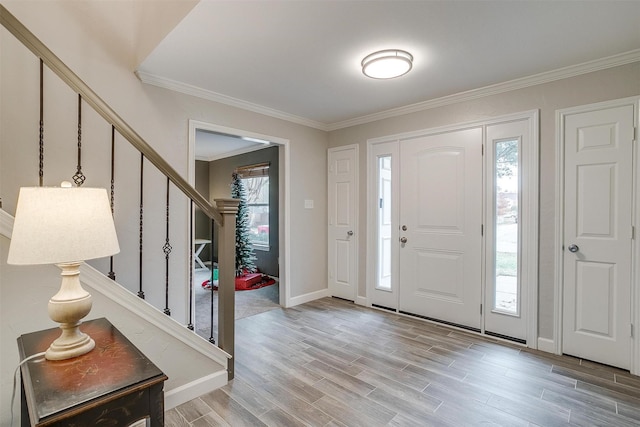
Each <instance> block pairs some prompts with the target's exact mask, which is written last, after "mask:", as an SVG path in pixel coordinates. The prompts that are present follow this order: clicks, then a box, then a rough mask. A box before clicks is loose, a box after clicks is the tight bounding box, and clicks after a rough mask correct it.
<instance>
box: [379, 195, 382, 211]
mask: <svg viewBox="0 0 640 427" xmlns="http://www.w3.org/2000/svg"><path fill="white" fill-rule="evenodd" d="M379 208H380V209H382V197H381V198H380V206H379Z"/></svg>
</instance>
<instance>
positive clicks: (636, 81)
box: [329, 62, 640, 338]
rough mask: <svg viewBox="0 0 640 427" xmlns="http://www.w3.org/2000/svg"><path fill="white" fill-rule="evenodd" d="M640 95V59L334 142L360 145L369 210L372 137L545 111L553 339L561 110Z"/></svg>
mask: <svg viewBox="0 0 640 427" xmlns="http://www.w3.org/2000/svg"><path fill="white" fill-rule="evenodd" d="M635 95H640V63H637V62H636V63H633V64H628V65H623V66H620V67H615V68H610V69H606V70H602V71H597V72H593V73H588V74H583V75H580V76H577V77H571V78H567V79H563V80H557V81H554V82H550V83H545V84H540V85H535V86H531V87H527V88H523V89H518V90H512V91H509V92H505V93H500V94H496V95H491V96H485V97H481V98H478V99H473V100H469V101H464V102H458V103H455V104H451V105H445V106H441V107H435V108H431V109H427V110H423V111H418V112H415V113H411V114H404V115H401V116H397V117H392V118H388V119H383V120H378V121H375V122H372V123H367V124H363V125H358V126H352V127H349V128H345V129H340V130H336V131H333V132H330V134H329V146H330V147H338V146H342V145H348V144H359V145H360V165H361V167H360V171H361V172H360V212H362V213H363V215H364V213H365V212H367V210H366V195H367V192H366V188H367V180H366V171H367V168H366V166H365V165H366V164H367V139H370V138H377V137H381V136H386V135H394V134H399V133H404V132H409V131H415V130H421V129H429V128H434V127H438V126H445V125H451V124H456V123H464V122H471V121H476V120H483V119H487V118H492V117H496V116H500V115H505V114H509V113H516V112H521V111H528V110H533V109H539V110H540V184H539V186H540V187H539V188H540V227H539V232H540V236H539V240H540V246H539V267H538V269H539V308H538V314H539V316H538V318H539V321H538V323H539V335H540V336H541V337H544V338H553V309H554V294H553V292H554V290H553V286H554V269H555V260H554V249H555V248H554V242H555V234H554V231H555V230H554V228H555V217H554V215H555V198H556V194H555V167H556V166H555V162H556V158H555V149H556V148H555V147H556V130H555V129H556V123H555V115H556V110H558V109H562V108H567V107H573V106H578V105H584V104H591V103H595V102H600V101H606V100H612V99H618V98H626V97H629V96H635ZM359 232H360V236H361V237H360V260H365V259H366V247H367V241H366V236H367V234H366V221H364V220H363V221H360V230H359ZM358 274H359V277H360V281H359V286H358V295H359V296H365V295H366V284H365V278H366V265H365V263H364V262H363V261H361V262H360V265H359V273H358Z"/></svg>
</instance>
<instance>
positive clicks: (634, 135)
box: [633, 128, 638, 142]
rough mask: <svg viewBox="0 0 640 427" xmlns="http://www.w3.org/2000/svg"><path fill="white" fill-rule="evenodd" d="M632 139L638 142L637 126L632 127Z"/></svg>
mask: <svg viewBox="0 0 640 427" xmlns="http://www.w3.org/2000/svg"><path fill="white" fill-rule="evenodd" d="M633 140H634V141H635V142H638V128H633Z"/></svg>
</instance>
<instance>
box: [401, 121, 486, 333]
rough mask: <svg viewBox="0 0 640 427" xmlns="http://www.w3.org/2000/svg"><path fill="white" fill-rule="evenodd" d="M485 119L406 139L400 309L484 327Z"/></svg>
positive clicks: (403, 174)
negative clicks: (465, 126) (481, 124)
mask: <svg viewBox="0 0 640 427" xmlns="http://www.w3.org/2000/svg"><path fill="white" fill-rule="evenodd" d="M482 138H483V136H482V127H474V128H470V129H462V130H455V131H451V132H446V133H441V134H437V135H429V136H423V137H419V138H415V139H408V140H403V141H401V142H400V157H401V168H400V182H401V190H400V191H401V194H400V231H399V235H400V242H401V243H400V251H399V252H400V262H399V264H400V272H399V275H400V277H399V281H400V295H399V305H400V311H402V312H407V313H411V314H417V315H420V316H424V317H427V318H431V319H437V320H441V321H445V322H450V323H453V324H457V325H461V326H465V327H468V328H471V329H474V330H480V328H481V314H480V304H481V298H480V297H481V278H482V276H481V274H482V272H481V249H482V235H481V225H482V194H483V193H482Z"/></svg>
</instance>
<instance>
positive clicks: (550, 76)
mask: <svg viewBox="0 0 640 427" xmlns="http://www.w3.org/2000/svg"><path fill="white" fill-rule="evenodd" d="M639 61H640V49H635V50H631V51H629V52H624V53H620V54H617V55H612V56H608V57H605V58H600V59H596V60H593V61H588V62H584V63H582V64H577V65H571V66H568V67H564V68H559V69H557V70H552V71H547V72H544V73H539V74H534V75H532V76H528V77H522V78H519V79H514V80H509V81H506V82H502V83H497V84H494V85H490V86H485V87H481V88H477V89H472V90H468V91H465V92H459V93H455V94H453V95H448V96H443V97H441V98H435V99H430V100H428V101H423V102H418V103H416V104H411V105H406V106H403V107H398V108H393V109H390V110H385V111H381V112H378V113H374V114H368V115H366V116H360V117H355V118H353V119H348V120H343V121H340V122H335V123H329V124H327V123H322V122H318V121H315V120H311V119H306V118H304V117H300V116H296V115H293V114H289V113H285V112H283V111H279V110H275V109H273V108H269V107H264V106H262V105H258V104H254V103H251V102H247V101H243V100H241V99H236V98H232V97H230V96H227V95H222V94H220V93H217V92H213V91H209V90H205V89H202V88H199V87H196V86H193V85H188V84H185V83H181V82H178V81H175V80H171V79H167V78H164V77H160V76H156V75H154V74H150V73H146V72H144V71H136V75H137V76H138V78H139V79H140V81H142V82H143V83H146V84H150V85H153V86H158V87H161V88H164V89H169V90H173V91H176V92H180V93H184V94H186V95H192V96H197V97H199V98H203V99H207V100H210V101H214V102H219V103H221V104H225V105H230V106H232V107H237V108H241V109H244V110H248V111H253V112H254V113H259V114H264V115H266V116H270V117H274V118H277V119H282V120H286V121H289V122H292V123H297V124H300V125H303V126H308V127H311V128H315V129H319V130H323V131H327V132H330V131H334V130H339V129H344V128H348V127H351V126H357V125H361V124H365V123H371V122H375V121H377V120H383V119H388V118H391V117H397V116H402V115H404V114H411V113H415V112H419V111H424V110H429V109H432V108H437V107H442V106H445V105H451V104H457V103H459V102H465V101H470V100H474V99H478V98H483V97H486V96H491V95H497V94H500V93H505V92H509V91H512V90H517V89H523V88H526V87H530V86H535V85H539V84H544V83H549V82H553V81H556V80H562V79H566V78H569V77H575V76H580V75H582V74H587V73H593V72H595V71H600V70H604V69H607V68H613V67H618V66H621V65H626V64H631V63H634V62H639Z"/></svg>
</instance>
